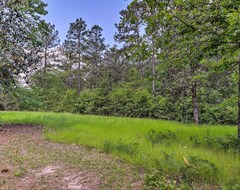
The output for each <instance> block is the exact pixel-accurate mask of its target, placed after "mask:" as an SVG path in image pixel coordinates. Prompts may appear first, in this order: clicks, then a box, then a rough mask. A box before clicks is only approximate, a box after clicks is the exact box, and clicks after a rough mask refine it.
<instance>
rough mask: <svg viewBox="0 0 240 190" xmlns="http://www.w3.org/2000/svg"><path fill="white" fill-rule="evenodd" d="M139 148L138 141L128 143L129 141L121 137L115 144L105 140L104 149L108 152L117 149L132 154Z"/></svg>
mask: <svg viewBox="0 0 240 190" xmlns="http://www.w3.org/2000/svg"><path fill="white" fill-rule="evenodd" d="M137 150H138V144H137V143H131V144H127V143H124V142H123V140H122V139H120V140H119V141H118V142H117V143H116V144H113V143H112V142H110V141H104V142H103V151H105V152H106V153H110V152H112V151H116V152H121V153H125V154H129V155H132V154H135V153H136V152H137Z"/></svg>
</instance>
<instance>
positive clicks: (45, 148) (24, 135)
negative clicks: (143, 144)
mask: <svg viewBox="0 0 240 190" xmlns="http://www.w3.org/2000/svg"><path fill="white" fill-rule="evenodd" d="M141 176H142V175H140V174H139V172H138V171H137V170H136V169H134V168H132V167H131V166H129V165H128V164H127V163H123V162H121V161H120V160H118V159H115V158H112V157H111V156H109V155H106V154H103V153H99V151H97V150H95V149H90V148H86V147H82V146H76V145H65V144H60V143H53V142H50V141H47V140H45V139H43V137H42V128H41V127H38V126H31V125H5V126H4V127H3V128H0V190H8V189H9V190H43V189H44V190H45V189H46V190H61V189H63V190H65V189H69V190H96V189H124V190H125V189H143V186H142V177H141Z"/></svg>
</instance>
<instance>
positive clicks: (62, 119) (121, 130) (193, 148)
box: [0, 112, 240, 185]
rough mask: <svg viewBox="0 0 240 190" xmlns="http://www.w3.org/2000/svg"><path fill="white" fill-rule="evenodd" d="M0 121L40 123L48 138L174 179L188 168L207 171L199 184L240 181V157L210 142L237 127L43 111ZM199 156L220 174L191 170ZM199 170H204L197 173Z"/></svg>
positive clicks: (3, 114)
mask: <svg viewBox="0 0 240 190" xmlns="http://www.w3.org/2000/svg"><path fill="white" fill-rule="evenodd" d="M0 122H1V123H18V124H23V123H25V124H26V123H27V124H39V125H42V126H44V127H45V129H46V130H45V136H46V138H47V139H50V140H53V141H57V142H63V143H75V144H81V145H86V146H89V147H94V148H96V149H99V150H101V151H105V152H108V153H111V154H112V155H114V156H117V157H120V158H122V159H125V160H127V161H129V162H130V163H133V164H135V165H137V166H140V167H143V168H145V169H146V170H149V171H150V170H161V171H164V172H165V173H166V174H169V175H174V172H179V169H184V170H187V171H186V172H190V174H189V175H193V174H194V172H199V171H200V170H203V171H205V170H206V172H203V174H201V175H202V179H200V178H199V179H198V180H200V181H201V180H204V181H206V182H208V183H212V184H215V183H216V184H219V185H224V184H225V185H226V184H228V183H229V182H230V181H240V159H239V158H240V157H239V154H238V153H234V152H233V151H232V150H228V151H227V152H224V151H223V150H221V149H220V148H215V146H214V144H213V145H211V139H216V138H223V137H225V136H226V135H228V134H230V135H235V134H237V128H236V127H233V126H209V125H203V126H195V125H193V124H189V125H186V124H182V123H178V122H173V121H164V120H150V119H131V118H116V117H103V116H90V115H84V116H83V115H74V114H65V113H64V114H63V113H61V114H56V113H40V112H0ZM151 130H153V131H155V133H154V132H153V133H154V134H155V135H159V134H160V135H164V134H167V133H169V131H170V132H173V133H174V135H175V136H173V137H166V139H162V140H161V139H160V141H159V142H157V143H156V144H153V143H151V137H150V134H151ZM155 137H156V138H157V137H158V136H155ZM155 137H152V138H155ZM160 137H161V138H162V136H160ZM207 138H210V140H208V139H207ZM190 139H195V141H194V140H190ZM152 140H154V139H152ZM168 155H169V156H168ZM194 156H196V157H199V158H200V162H201V160H208V161H209V162H211V163H213V164H214V165H215V166H216V167H217V169H218V171H217V173H214V174H213V173H211V171H209V168H207V167H210V166H209V165H207V166H206V165H204V164H203V165H201V163H199V165H198V163H194V164H195V165H194V167H193V168H191V166H192V165H193V164H192V165H191V163H190V164H189V165H188V163H187V162H188V161H189V162H191V157H194ZM184 158H186V159H185V161H184ZM186 161H187V162H186ZM195 167H197V168H199V170H197V171H192V170H191V169H195ZM189 168H190V169H189ZM191 172H193V173H191ZM200 172H201V171H200ZM199 175H200V174H199ZM234 183H235V182H234Z"/></svg>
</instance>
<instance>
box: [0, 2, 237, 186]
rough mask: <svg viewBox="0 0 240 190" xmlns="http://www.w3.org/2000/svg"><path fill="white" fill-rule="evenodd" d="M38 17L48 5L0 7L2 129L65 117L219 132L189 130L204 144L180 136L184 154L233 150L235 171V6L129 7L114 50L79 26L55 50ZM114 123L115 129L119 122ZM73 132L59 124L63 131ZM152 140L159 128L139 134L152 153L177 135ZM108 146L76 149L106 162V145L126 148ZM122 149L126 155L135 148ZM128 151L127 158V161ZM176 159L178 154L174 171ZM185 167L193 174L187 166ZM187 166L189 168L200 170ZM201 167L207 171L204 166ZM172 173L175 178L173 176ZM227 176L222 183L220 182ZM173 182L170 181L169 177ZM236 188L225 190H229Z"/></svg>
mask: <svg viewBox="0 0 240 190" xmlns="http://www.w3.org/2000/svg"><path fill="white" fill-rule="evenodd" d="M46 7H47V4H45V3H44V2H43V1H41V0H27V1H24V0H0V111H3V112H2V115H3V116H2V117H1V114H0V122H2V123H4V121H6V122H7V123H8V119H6V118H5V116H4V113H5V114H7V113H11V112H5V111H24V112H23V113H35V112H39V113H43V112H44V113H47V112H55V113H59V112H61V113H63V112H66V113H73V114H76V115H81V117H82V116H83V115H86V117H90V116H89V115H99V116H108V117H109V118H112V117H124V118H125V119H126V121H128V118H144V119H153V120H149V122H150V121H151V122H155V120H161V121H162V120H170V121H177V122H180V123H179V125H183V126H185V124H189V125H193V124H195V125H197V126H198V127H200V128H201V127H202V128H204V126H206V125H225V126H226V128H230V129H229V131H227V130H228V129H226V131H224V132H219V134H220V133H221V134H220V137H223V136H222V135H223V134H224V135H229V133H230V136H228V138H227V139H225V141H224V143H225V144H224V143H222V141H221V142H220V141H218V140H219V139H217V137H218V136H219V135H217V134H218V133H217V132H216V131H214V135H213V136H211V134H210V136H209V133H208V129H206V131H205V129H203V130H204V132H206V133H204V134H203V132H201V131H198V129H194V130H196V133H197V134H198V133H199V136H201V135H202V136H204V135H205V136H204V138H203V139H202V138H200V139H198V137H197V136H194V135H192V136H191V135H190V136H189V133H188V132H186V133H185V132H183V134H184V135H187V138H190V141H191V143H190V144H191V146H192V143H193V145H194V146H196V147H198V146H200V147H201V146H202V145H203V147H204V148H206V147H207V144H209V146H210V147H215V148H216V149H217V150H215V148H213V149H214V151H218V150H219V149H218V148H219V146H223V147H225V148H226V147H227V148H226V149H225V152H226V151H227V152H228V151H229V150H230V149H231V150H230V153H229V154H231V155H235V156H232V157H231V156H229V157H231V158H229V159H232V162H236V163H237V162H239V160H236V158H239V147H240V1H239V0H132V1H131V2H129V5H128V6H127V8H126V9H124V10H122V11H120V13H119V14H120V15H119V17H120V21H119V23H116V24H115V26H116V33H115V36H114V39H115V42H116V45H109V44H107V43H106V42H105V39H104V37H103V34H102V33H103V30H104V28H102V27H101V26H99V25H97V24H96V25H93V26H91V27H89V26H88V23H86V21H84V19H83V18H81V16H80V17H79V18H76V20H75V21H73V22H72V23H69V28H68V32H67V35H66V38H65V40H64V41H63V42H60V38H59V32H58V30H57V28H56V27H55V25H54V24H53V23H48V22H47V21H45V20H44V19H43V18H44V17H43V16H44V15H46V14H47V11H46ZM80 15H81V14H80ZM25 111H27V112H25ZM35 114H37V113H35ZM43 117H45V116H43ZM54 117H55V116H54ZM94 117H95V116H94ZM96 117H97V116H96ZM34 118H35V116H34ZM63 118H65V116H64V117H63ZM38 119H39V118H38ZM38 119H37V117H36V121H38V122H37V123H38V124H44V125H45V123H44V121H42V120H38ZM91 119H93V118H91ZM91 119H90V120H91ZM120 119H121V118H120ZM1 120H2V121H1ZM76 120H78V119H76ZM10 121H11V120H10ZM22 121H25V120H19V121H17V120H16V121H15V120H14V119H13V120H12V122H13V123H18V122H20V123H21V122H22ZM117 121H118V120H117ZM139 121H140V120H139ZM144 121H145V120H144ZM147 121H148V120H147ZM170 121H169V122H170ZM41 122H43V123H41ZM74 122H75V119H73V123H74ZM94 122H95V119H94ZM94 122H93V123H94ZM100 122H102V121H100ZM104 122H105V120H104V121H103V123H104ZM118 122H119V123H121V122H120V120H119V121H118ZM128 122H130V123H131V122H133V121H132V120H129V121H128ZM156 122H157V121H156ZM164 122H168V121H164ZM30 123H32V122H30ZM33 123H34V122H33ZM73 123H71V122H70V123H68V122H67V123H66V126H72V125H73ZM86 123H87V121H86ZM133 123H134V122H133ZM137 123H138V122H137ZM46 125H50V124H49V123H46ZM59 125H60V124H59ZM111 125H112V124H111ZM133 125H135V124H133ZM139 125H141V124H139ZM146 125H147V124H146ZM156 125H157V124H156ZM168 125H171V124H168ZM173 125H175V124H173ZM195 125H194V126H195ZM100 126H101V125H100ZM119 126H121V125H120V124H119ZM153 126H155V124H153ZM232 126H238V130H237V129H236V131H233V130H232V129H233V128H232ZM195 127H196V126H195ZM63 128H64V127H63ZM120 128H121V127H120ZM123 128H124V127H123ZM163 128H164V127H163ZM183 128H184V127H183ZM170 129H171V128H170ZM234 129H235V128H234ZM63 130H66V129H65V128H64V129H63ZM124 130H125V129H124ZM127 130H128V129H127ZM155 130H156V131H157V128H156V129H155V128H154V130H152V132H151V131H148V133H147V135H148V140H149V138H150V140H149V141H147V142H148V143H150V142H151V143H152V147H154V146H155V145H156V144H158V143H162V142H163V141H164V142H165V140H163V141H161V140H160V142H158V140H159V139H158V138H163V139H167V140H169V139H170V141H171V139H172V138H175V135H176V134H177V133H178V132H177V130H176V131H175V128H174V130H173V131H175V132H176V134H175V132H174V134H173V133H171V131H165V132H166V133H164V134H163V133H162V132H160V133H157V132H156V131H155ZM161 130H162V129H161ZM184 130H185V128H184ZM214 130H215V129H214ZM221 130H222V128H221ZM221 130H220V131H221ZM224 130H225V129H224ZM186 131H188V129H186ZM58 132H59V131H58ZM58 132H57V134H58ZM64 132H66V133H67V131H64ZM125 132H126V131H125ZM89 133H90V132H89ZM99 133H101V132H99ZM124 134H125V133H123V135H124ZM139 134H142V132H139ZM183 134H182V136H183V139H184V138H185V137H184V135H183ZM61 135H62V136H61V137H55V136H54V135H53V136H51V135H50V136H51V137H49V138H50V139H51V140H56V141H59V142H68V143H69V142H71V143H73V142H75V141H74V140H73V141H72V140H69V139H67V135H66V139H65V140H64V135H63V134H61ZM145 135H146V134H145ZM161 135H162V136H161ZM164 135H165V136H164ZM140 136H141V135H140ZM143 136H144V135H143ZM180 136H181V132H180ZM69 138H70V137H69ZM76 138H77V137H76ZM79 138H80V137H79ZM92 138H95V137H92ZM106 138H108V137H106ZM122 138H123V140H124V139H125V138H126V139H127V138H128V137H127V136H126V137H125V136H123V137H122ZM129 138H130V137H129ZM144 138H145V137H144ZM179 138H180V137H179ZM80 139H81V138H80ZM119 139H121V138H120V137H119ZM130 139H131V138H130ZM111 140H112V139H108V140H106V139H105V140H104V139H100V140H99V141H98V142H97V143H96V144H91V143H90V144H89V142H87V140H86V141H81V142H80V140H79V143H80V144H84V145H88V146H93V147H97V148H99V149H103V150H104V151H105V152H107V153H112V152H111V151H113V152H114V150H115V149H114V147H115V148H116V147H117V145H114V143H116V144H118V143H120V145H122V146H123V147H124V145H125V144H124V143H125V141H124V143H123V142H122V141H121V140H119V141H117V142H115V141H113V142H112V141H111ZM102 141H104V143H103V144H101V143H102ZM136 141H137V142H138V140H136ZM170 141H169V142H170ZM0 142H1V141H0ZM76 142H77V140H76ZM126 142H128V140H126ZM144 142H145V140H144ZM179 142H180V141H179ZM187 142H188V141H187ZM99 143H100V144H99ZM112 143H113V144H112ZM121 143H122V144H121ZM129 143H130V145H131V146H132V145H134V143H135V140H133V141H129ZM131 143H132V144H131ZM139 143H140V142H139ZM151 143H150V144H151ZM175 143H176V142H175ZM184 143H185V141H184ZM184 143H183V144H184ZM201 143H202V145H200V144H201ZM211 143H212V144H211ZM228 143H230V144H228ZM231 143H232V144H231ZM140 144H141V143H140ZM143 144H144V143H143ZM183 146H185V145H183ZM187 146H188V145H187ZM133 147H134V146H133ZM125 148H126V147H125ZM128 148H130V149H131V147H128V146H127V149H128ZM153 149H154V148H153ZM210 149H211V148H210ZM220 149H221V148H220ZM131 150H132V149H131ZM131 150H130V153H129V152H127V153H126V152H125V153H126V154H128V153H129V154H130V155H132V153H131ZM134 150H135V149H134V148H133V150H132V151H134ZM146 150H147V148H146ZM154 150H155V149H154ZM159 150H160V149H159ZM159 150H157V149H156V150H155V151H159ZM167 150H168V149H167ZM211 150H212V149H211ZM221 150H222V149H221ZM127 151H128V150H127ZM144 151H145V150H144ZM161 151H163V150H162V149H161ZM161 151H160V152H161ZM164 151H165V149H164ZM231 151H232V152H231ZM233 152H234V153H233ZM142 154H144V152H142ZM189 154H190V153H189ZM194 154H195V153H194ZM199 154H200V153H199ZM201 154H202V153H201ZM117 155H118V154H117ZM139 155H140V154H139ZM149 155H152V153H149ZM169 155H170V154H169ZM169 155H168V154H165V156H166V157H165V158H170V156H169ZM118 156H119V155H118ZM120 157H121V158H123V159H127V160H128V161H129V160H130V162H133V163H137V164H139V165H140V166H142V165H144V167H147V168H149V167H150V168H152V167H155V168H156V166H155V165H154V164H153V165H154V166H153V165H151V166H146V164H143V162H144V161H143V160H141V159H143V158H141V159H140V157H141V156H139V157H138V158H139V159H140V160H141V161H139V160H137V159H136V160H137V161H136V160H135V158H130V157H131V156H130V157H127V156H120ZM181 157H182V156H181V155H180V154H179V155H178V158H177V159H178V161H179V160H180V159H181ZM216 157H217V155H215V158H216ZM154 158H155V157H154ZM183 158H184V162H185V163H187V165H188V166H189V167H191V164H188V163H189V160H188V158H185V157H183ZM215 158H214V159H215ZM192 159H193V160H192V162H198V161H199V160H197V159H196V158H195V160H194V157H192ZM226 159H228V158H227V157H226ZM150 160H151V159H150ZM215 160H216V159H215ZM168 161H169V160H168ZM181 161H182V160H181ZM201 161H203V162H204V160H200V162H201ZM150 162H152V160H151V161H149V163H150ZM179 162H180V161H179ZM204 163H205V164H206V165H208V166H209V167H210V168H211V167H212V165H211V162H204ZM155 164H156V163H155ZM169 164H170V163H169ZM218 164H220V163H218ZM226 164H227V163H226ZM170 165H171V164H170ZM186 167H187V166H186ZM231 167H232V166H231ZM213 168H214V167H213ZM229 168H230V166H229ZM185 169H186V168H185ZM188 169H189V168H188ZM164 170H166V171H170V170H171V168H168V169H166V167H165V166H164ZM223 170H224V169H223ZM229 170H230V169H229ZM176 171H178V172H179V170H178V169H176ZM211 171H212V170H211ZM198 172H199V171H198ZM214 172H215V170H214V169H213V173H210V174H209V175H210V176H211V175H215V174H214ZM199 173H201V172H199ZM199 173H198V174H199ZM195 174H196V175H197V173H195ZM195 174H194V175H195ZM199 175H201V174H199ZM225 175H228V173H224V174H223V175H221V177H220V178H221V179H222V178H224V177H223V176H225ZM168 176H174V175H173V174H169V175H168ZM189 176H191V174H189ZM189 176H188V177H189ZM235 176H238V177H239V176H240V174H236V175H235ZM154 177H155V176H154V175H150V176H148V178H147V179H150V181H151V180H153V181H154V180H155V178H154ZM153 178H154V179H153ZM173 178H174V179H175V180H176V178H177V176H174V177H173ZM203 178H204V179H203ZM203 178H201V179H200V180H199V179H198V180H196V181H195V180H192V181H191V183H192V182H193V181H194V183H198V182H199V181H201V180H203V181H204V180H206V179H207V181H208V182H209V183H210V184H215V183H216V184H219V183H218V182H219V181H221V180H219V179H220V178H219V179H216V180H215V179H212V178H210V177H206V176H204V177H203ZM205 178H206V179H205ZM0 179H1V178H0ZM171 179H172V178H171ZM214 180H215V181H214ZM230 181H231V180H230ZM224 183H225V182H224ZM234 183H235V182H234ZM225 184H227V182H226V183H225ZM0 185H1V180H0ZM157 185H159V184H157ZM152 186H154V185H153V184H152V185H151V187H152ZM154 187H155V186H154ZM158 187H160V186H158ZM168 187H169V186H168ZM168 187H166V189H168ZM239 187H240V185H238V186H234V185H233V186H231V188H232V189H234V188H235V189H238V188H239ZM169 188H170V187H169ZM201 188H202V187H201ZM201 188H199V189H201ZM231 188H230V189H231ZM152 189H154V188H152ZM159 189H164V188H163V187H162V188H159ZM173 189H174V188H173ZM182 189H185V187H184V188H182ZM190 189H191V188H190ZM203 189H204V187H203ZM210 189H211V188H210Z"/></svg>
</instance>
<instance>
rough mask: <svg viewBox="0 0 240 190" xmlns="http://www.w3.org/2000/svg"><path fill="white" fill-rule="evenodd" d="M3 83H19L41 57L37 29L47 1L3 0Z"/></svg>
mask: <svg viewBox="0 0 240 190" xmlns="http://www.w3.org/2000/svg"><path fill="white" fill-rule="evenodd" d="M0 3H1V6H0V78H1V79H0V87H1V88H2V87H3V86H8V85H10V84H13V83H16V80H15V76H17V75H18V74H20V73H25V74H28V72H29V68H30V67H31V66H32V65H33V64H35V63H36V62H37V61H38V56H37V53H38V49H36V48H35V47H36V46H37V44H38V41H37V37H36V36H37V31H38V26H39V23H40V16H41V15H45V14H46V13H47V12H46V11H45V7H46V4H45V3H43V2H42V1H40V0H38V1H36V0H29V1H17V0H12V1H7V0H3V1H1V2H0Z"/></svg>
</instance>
